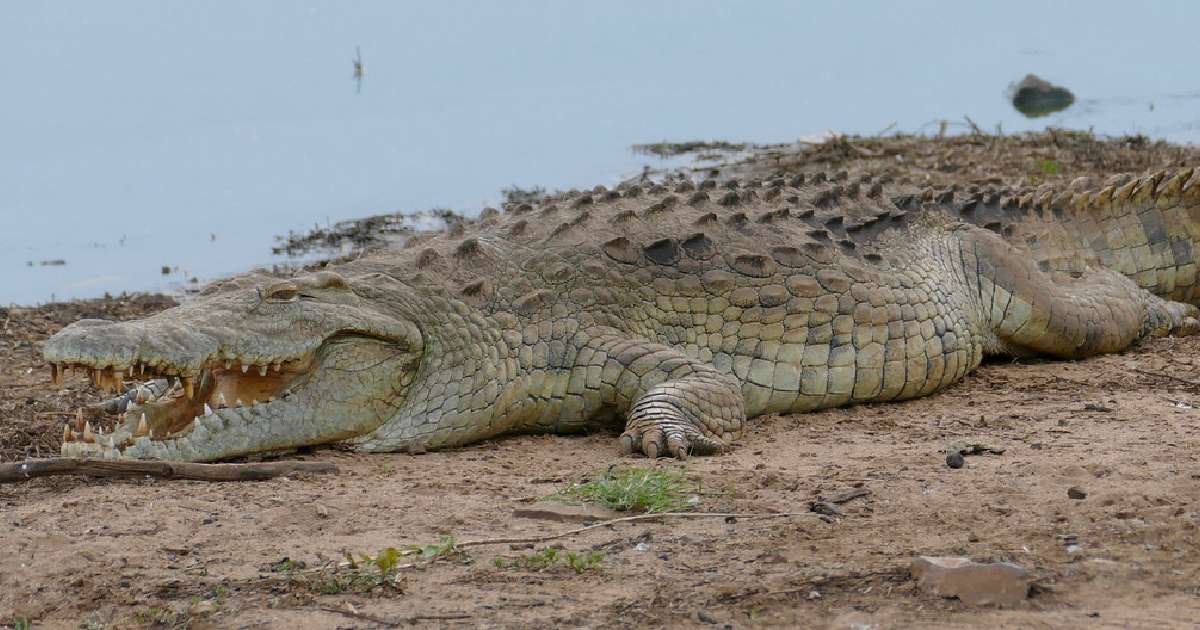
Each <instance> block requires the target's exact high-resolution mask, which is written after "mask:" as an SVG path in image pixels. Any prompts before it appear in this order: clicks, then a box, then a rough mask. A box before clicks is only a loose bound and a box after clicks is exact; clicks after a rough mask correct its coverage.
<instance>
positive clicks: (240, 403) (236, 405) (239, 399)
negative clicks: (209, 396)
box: [233, 398, 246, 407]
mask: <svg viewBox="0 0 1200 630" xmlns="http://www.w3.org/2000/svg"><path fill="white" fill-rule="evenodd" d="M245 405H246V403H243V402H242V399H241V398H238V399H237V400H235V401H233V406H234V407H244V406H245Z"/></svg>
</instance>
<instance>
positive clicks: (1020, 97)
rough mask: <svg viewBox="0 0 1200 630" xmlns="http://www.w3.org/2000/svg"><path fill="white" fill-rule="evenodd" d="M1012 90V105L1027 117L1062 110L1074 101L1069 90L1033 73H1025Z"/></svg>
mask: <svg viewBox="0 0 1200 630" xmlns="http://www.w3.org/2000/svg"><path fill="white" fill-rule="evenodd" d="M1012 90H1013V95H1012V104H1013V107H1015V108H1016V109H1017V111H1019V112H1021V113H1022V114H1025V115H1026V116H1027V117H1029V118H1038V117H1040V116H1045V115H1047V114H1053V113H1054V112H1058V111H1062V110H1064V109H1066V108H1068V107H1070V106H1071V104H1072V103H1074V102H1075V95H1074V94H1072V93H1071V91H1070V90H1068V89H1067V88H1065V87H1061V86H1058V85H1054V84H1053V83H1050V82H1049V81H1046V80H1045V79H1042V78H1041V77H1039V76H1037V75H1034V74H1028V75H1025V78H1024V79H1021V81H1020V82H1018V83H1017V84H1016V85H1014V86H1012Z"/></svg>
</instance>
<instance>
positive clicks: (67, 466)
mask: <svg viewBox="0 0 1200 630" xmlns="http://www.w3.org/2000/svg"><path fill="white" fill-rule="evenodd" d="M337 472H338V468H337V466H336V465H334V464H333V463H331V462H295V461H291V462H254V463H249V464H194V463H191V462H163V461H139V460H123V459H122V460H112V459H88V458H82V459H81V458H75V457H52V458H47V459H29V460H25V461H23V462H14V463H10V464H0V483H14V482H18V481H25V480H26V479H32V478H33V477H49V476H51V475H82V476H88V477H141V476H143V475H149V476H151V477H160V478H163V479H191V480H195V481H261V480H263V479H271V478H274V477H279V476H282V475H288V474H291V473H319V474H334V475H336V474H337Z"/></svg>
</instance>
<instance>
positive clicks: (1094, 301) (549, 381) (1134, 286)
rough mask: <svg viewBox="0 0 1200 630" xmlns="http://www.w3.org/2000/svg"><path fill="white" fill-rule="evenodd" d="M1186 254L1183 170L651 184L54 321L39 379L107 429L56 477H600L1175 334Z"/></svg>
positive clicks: (1186, 327)
mask: <svg viewBox="0 0 1200 630" xmlns="http://www.w3.org/2000/svg"><path fill="white" fill-rule="evenodd" d="M1198 247H1200V169H1192V168H1187V169H1171V170H1167V171H1162V172H1157V173H1154V174H1148V175H1140V176H1133V175H1115V176H1113V177H1111V178H1109V180H1107V181H1104V182H1092V181H1089V180H1085V179H1080V180H1076V181H1074V182H1071V183H1070V184H1069V185H1062V186H1049V185H1045V186H1042V187H1040V188H1012V187H997V186H994V187H979V186H971V187H960V188H956V187H951V188H946V189H921V188H920V187H918V186H916V185H914V184H913V183H911V182H909V181H905V180H896V179H892V178H890V177H888V176H878V175H872V174H871V173H857V172H856V173H849V172H846V171H841V172H836V173H806V174H791V173H788V174H772V175H767V176H763V177H756V178H753V179H727V178H724V177H710V178H703V177H699V178H693V177H692V176H682V175H681V176H670V177H666V178H663V179H659V180H635V181H630V182H625V183H623V184H621V185H619V186H615V187H612V188H611V189H610V188H606V187H604V186H597V187H595V188H594V189H591V190H585V191H573V192H570V193H563V194H559V195H555V196H550V197H547V198H545V199H544V200H541V201H537V202H534V203H514V204H508V205H506V206H505V208H504V210H503V211H501V210H497V209H493V208H487V209H484V210H483V211H482V212H481V213H480V214H479V216H478V217H477V218H474V219H470V220H463V221H460V222H452V223H450V224H449V225H448V226H447V227H446V228H445V229H443V230H437V231H426V232H421V233H417V234H414V235H412V237H411V238H408V239H407V240H406V241H405V242H404V243H403V244H402V245H396V246H394V247H391V248H389V249H385V250H383V251H376V252H371V253H368V254H364V255H362V256H360V257H358V258H357V259H354V260H349V261H342V262H340V263H336V264H330V265H328V266H326V267H324V268H320V269H318V270H313V269H310V270H308V271H305V272H300V273H296V274H293V275H292V277H278V276H270V275H266V274H261V273H259V274H254V273H252V274H248V275H243V276H240V277H235V278H232V279H228V280H225V281H221V282H216V283H213V284H211V285H209V286H208V287H206V288H205V289H204V290H203V291H202V292H201V293H200V294H199V295H198V296H196V297H194V298H192V299H190V300H189V301H187V302H185V303H183V304H182V305H180V306H177V307H175V308H172V309H170V310H167V311H163V312H161V313H158V314H155V315H152V316H150V317H147V318H145V319H141V320H136V321H129V322H108V321H99V320H83V321H79V322H76V323H74V324H72V325H70V326H68V327H66V328H65V329H63V330H62V331H60V332H59V333H57V334H56V335H54V336H53V337H52V338H51V339H50V340H48V342H47V343H46V345H45V347H44V357H45V359H46V360H47V362H48V363H49V364H50V372H51V378H52V379H53V380H54V381H55V382H57V383H61V382H62V379H63V378H64V376H65V375H66V374H68V373H69V372H70V371H71V370H75V371H76V372H80V371H83V372H86V373H87V374H88V375H89V376H90V378H91V379H92V382H93V383H94V384H95V385H96V386H97V387H99V388H100V389H102V390H106V391H108V392H111V393H112V395H113V398H112V399H111V400H109V401H108V403H107V408H108V409H109V411H111V412H113V413H116V414H119V417H118V418H117V419H116V421H115V424H114V425H113V426H114V428H110V429H109V430H108V431H107V432H102V431H101V430H100V429H99V427H93V426H92V424H91V422H90V420H89V421H85V420H83V419H82V418H80V419H79V420H78V421H77V423H75V424H70V423H69V424H68V425H67V426H65V427H64V429H63V445H62V452H63V454H64V455H66V456H73V457H80V456H87V457H103V458H135V459H163V460H186V461H210V460H220V459H226V458H233V457H240V456H250V455H253V456H257V455H261V454H267V453H277V452H284V451H288V450H294V449H297V448H300V447H304V446H310V445H319V444H335V443H336V444H341V445H343V446H344V447H347V448H353V449H357V450H361V451H367V452H380V451H404V452H409V453H420V452H424V451H426V450H429V449H439V448H446V447H453V446H458V445H464V444H469V443H473V442H478V441H480V440H485V439H489V438H493V437H497V436H501V435H506V434H513V433H533V432H542V433H562V434H567V433H583V432H589V431H599V430H612V431H613V432H614V433H616V432H617V431H621V433H620V435H619V437H618V443H619V447H620V451H621V452H623V453H625V454H643V455H645V456H648V457H659V456H666V457H675V458H681V459H682V458H686V457H687V456H689V455H690V454H697V455H702V454H708V453H716V452H721V451H724V450H726V449H728V448H730V447H731V446H732V445H733V444H734V442H735V441H736V440H737V439H738V438H739V436H740V435H741V434H742V432H743V429H744V428H745V426H746V419H747V418H748V417H754V416H760V415H763V414H770V413H788V412H805V411H810V410H816V409H821V408H829V407H837V406H843V405H850V404H856V403H867V402H879V401H893V400H904V399H910V398H914V397H918V396H925V395H928V394H931V393H933V392H936V391H938V390H940V389H943V388H946V387H947V386H950V385H951V384H953V383H955V382H956V381H959V380H960V379H962V378H963V377H964V376H965V375H966V374H967V373H968V372H970V371H971V370H972V369H974V368H975V367H976V366H978V365H979V364H980V363H981V362H982V361H983V360H984V358H985V357H987V356H1014V357H1024V356H1031V355H1039V356H1047V357H1058V358H1067V359H1073V358H1083V357H1088V356H1092V355H1096V354H1100V353H1111V352H1117V351H1120V350H1122V349H1124V348H1126V347H1128V346H1130V345H1131V344H1133V343H1135V342H1137V341H1138V340H1140V339H1143V338H1145V337H1148V336H1161V335H1168V334H1191V333H1195V332H1197V329H1198V328H1200V322H1198V321H1197V317H1198V312H1197V308H1196V305H1197V304H1198V303H1200V283H1198V282H1197V261H1196V256H1197V252H1198ZM622 429H623V431H622Z"/></svg>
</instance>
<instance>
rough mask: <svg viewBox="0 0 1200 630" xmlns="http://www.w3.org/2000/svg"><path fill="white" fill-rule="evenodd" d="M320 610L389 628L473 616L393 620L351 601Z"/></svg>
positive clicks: (431, 616) (458, 615)
mask: <svg viewBox="0 0 1200 630" xmlns="http://www.w3.org/2000/svg"><path fill="white" fill-rule="evenodd" d="M320 610H323V611H325V612H330V613H336V614H339V615H345V616H347V617H350V618H351V619H360V620H362V621H369V622H371V623H377V624H379V625H381V626H387V627H389V628H398V627H400V626H407V625H411V624H415V623H418V622H421V621H453V620H457V619H470V618H471V616H470V615H464V614H452V615H415V616H412V617H404V618H402V619H396V620H394V621H393V620H391V619H384V618H383V617H376V616H375V615H368V614H367V613H363V612H358V610H356V609H355V608H354V606H352V605H350V604H349V603H347V604H346V607H345V608H332V607H322V608H321V609H320Z"/></svg>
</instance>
